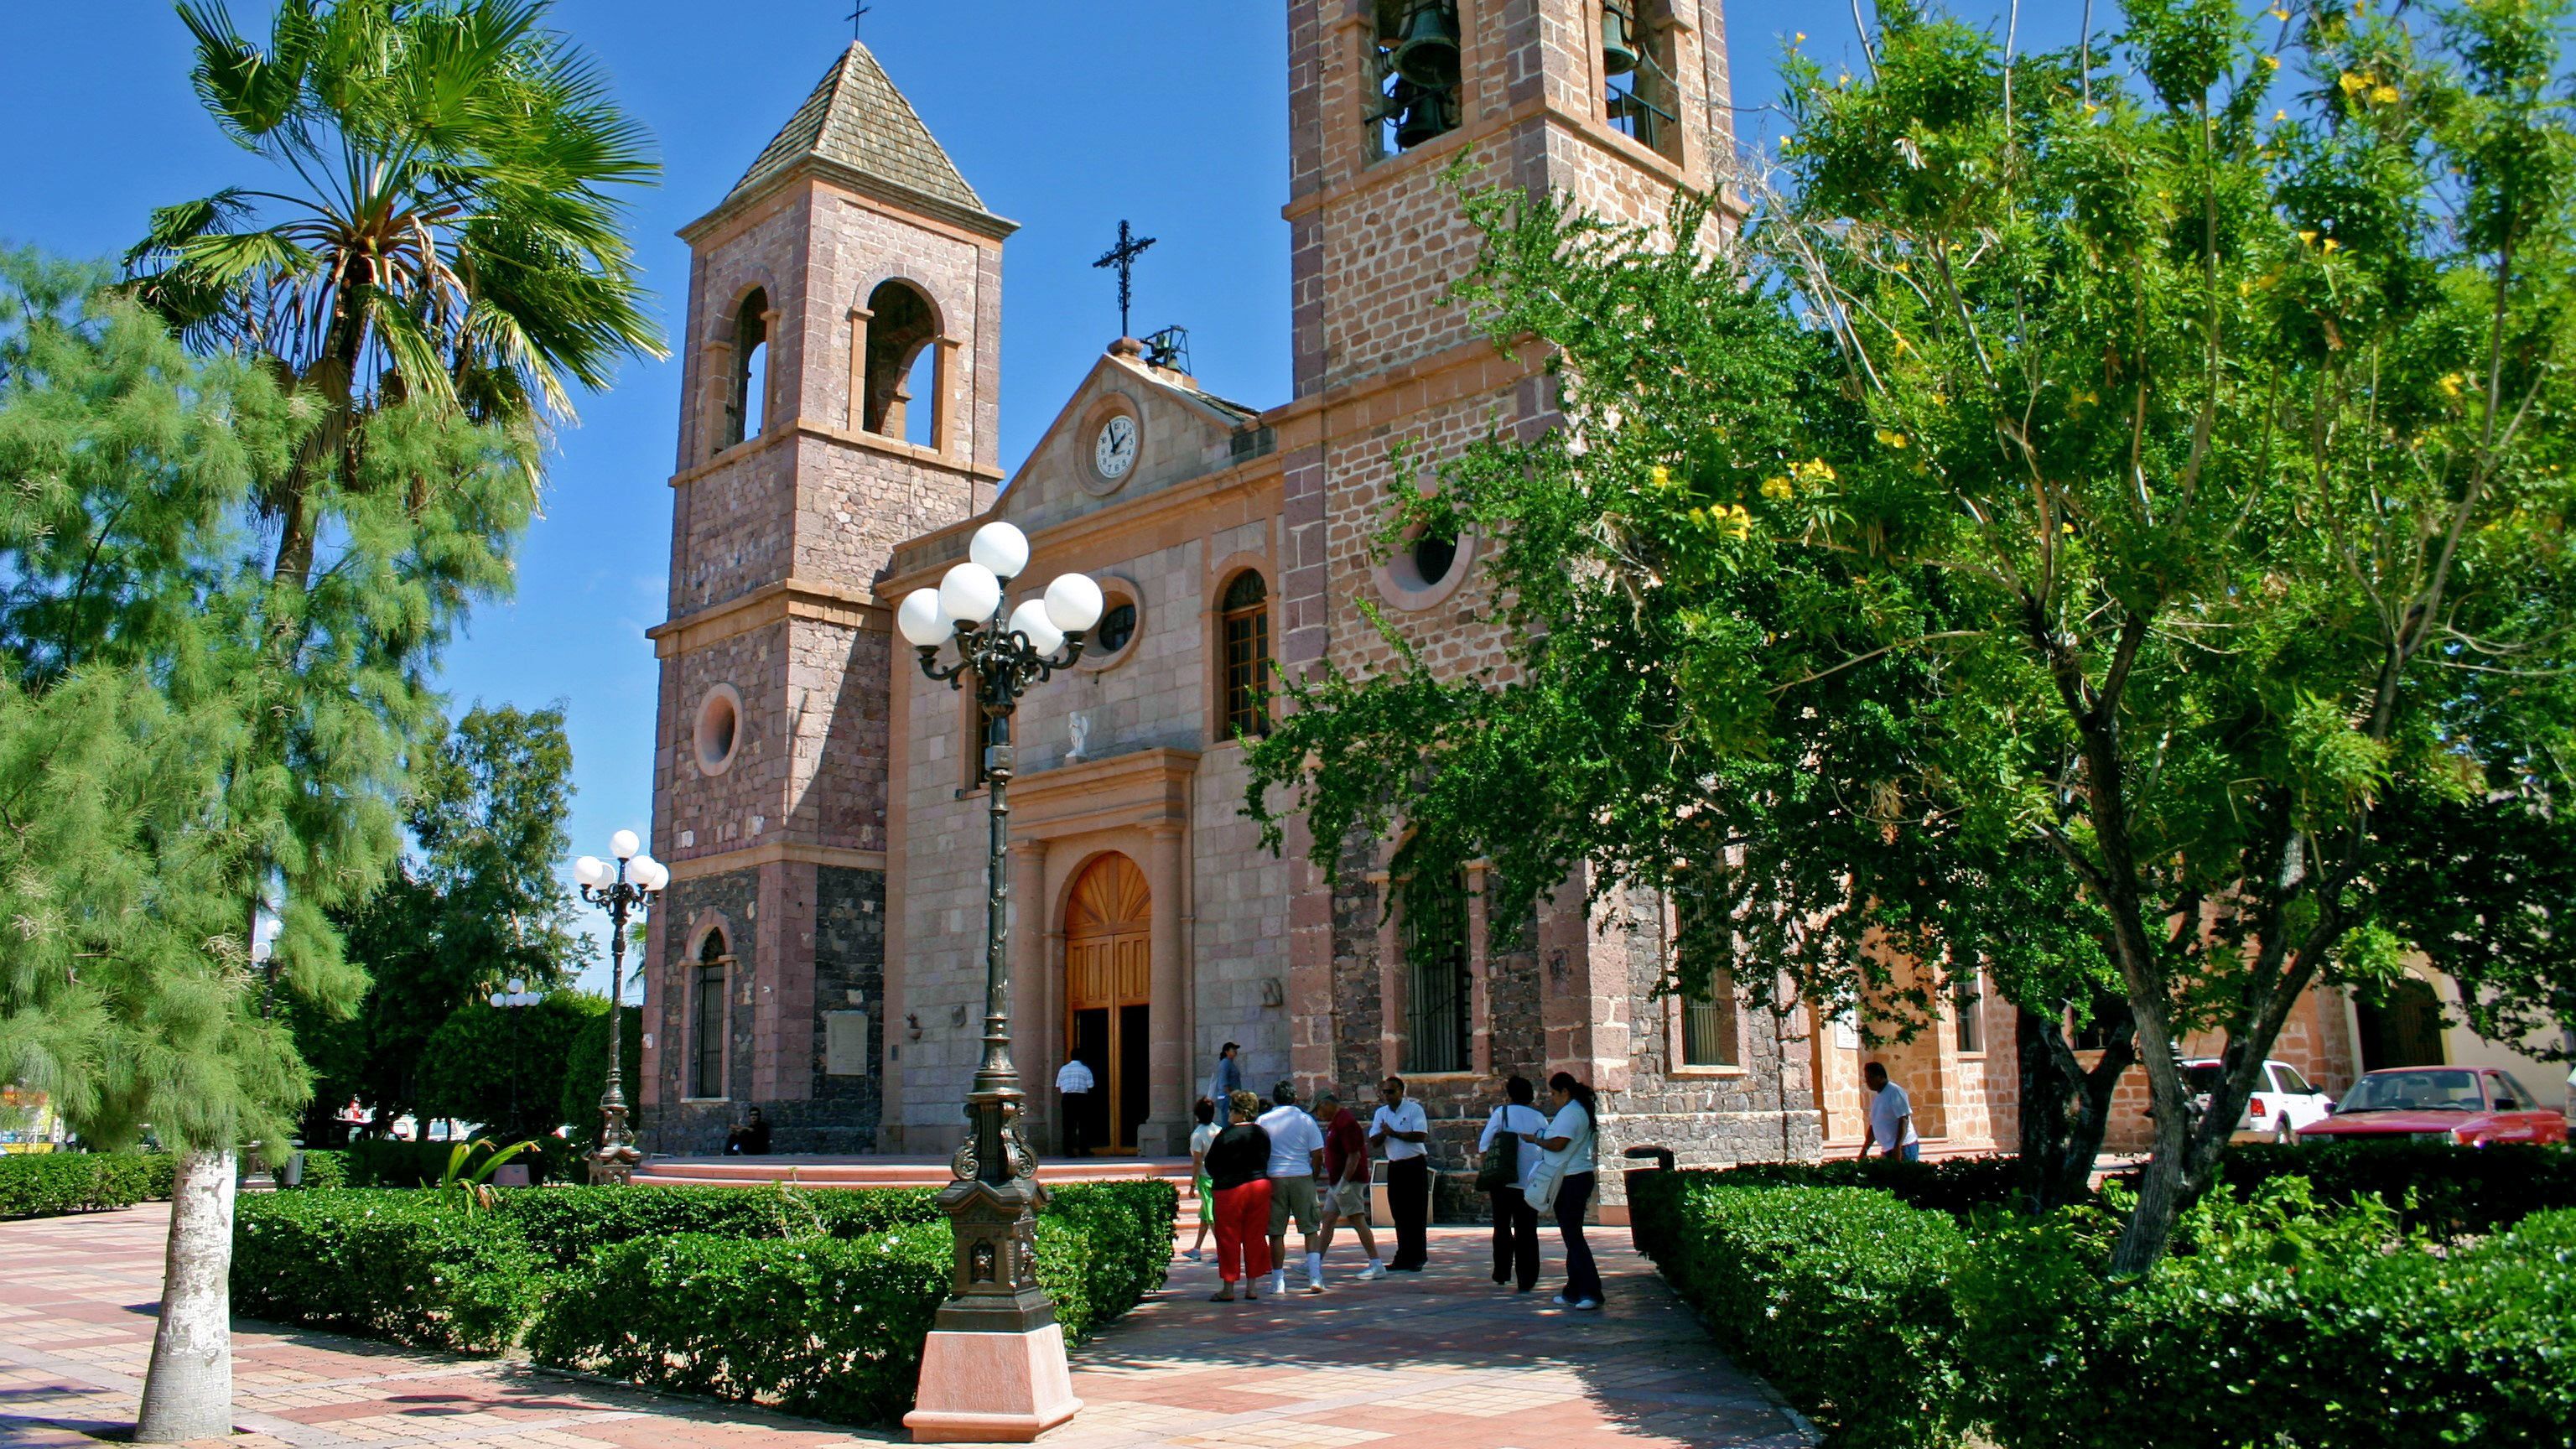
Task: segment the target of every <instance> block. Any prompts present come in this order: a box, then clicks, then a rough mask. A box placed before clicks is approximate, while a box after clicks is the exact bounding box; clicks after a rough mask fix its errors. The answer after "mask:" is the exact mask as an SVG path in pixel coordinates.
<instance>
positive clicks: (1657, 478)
mask: <svg viewBox="0 0 2576 1449" xmlns="http://www.w3.org/2000/svg"><path fill="white" fill-rule="evenodd" d="M1646 476H1647V477H1648V478H1650V479H1652V480H1653V481H1654V485H1655V486H1656V487H1658V488H1670V487H1672V486H1673V470H1672V469H1670V468H1667V467H1665V466H1664V465H1663V464H1661V463H1657V464H1656V465H1655V468H1654V471H1653V472H1651V473H1649V474H1647V475H1646Z"/></svg>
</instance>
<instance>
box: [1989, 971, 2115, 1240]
mask: <svg viewBox="0 0 2576 1449" xmlns="http://www.w3.org/2000/svg"><path fill="white" fill-rule="evenodd" d="M2017 1018H2018V1026H2017V1039H2018V1048H2019V1056H2020V1063H2021V1133H2020V1148H2021V1173H2020V1178H2021V1193H2022V1198H2023V1200H2024V1201H2025V1202H2026V1203H2027V1204H2029V1207H2030V1210H2031V1211H2032V1212H2033V1213H2034V1214H2037V1213H2048V1212H2053V1211H2055V1210H2056V1209H2058V1208H2061V1207H2065V1206H2067V1205H2068V1204H2070V1203H2076V1202H2081V1201H2083V1200H2084V1199H2085V1198H2087V1197H2089V1196H2090V1195H2091V1194H2092V1191H2093V1164H2094V1161H2095V1160H2096V1159H2097V1158H2099V1157H2100V1156H2101V1155H2102V1137H2103V1134H2104V1133H2105V1132H2107V1131H2108V1130H2109V1128H2110V1122H2111V1096H2112V1094H2113V1093H2114V1092H2116V1091H2117V1090H2118V1089H2119V1085H2120V1078H2121V1076H2122V1075H2123V1074H2125V1073H2126V1072H2127V1071H2128V1069H2129V1067H2130V1065H2131V1064H2132V1063H2134V1062H2135V1061H2136V1060H2137V1046H2136V1042H2137V1038H2136V1036H2135V1035H2134V1033H2133V1032H2132V1031H2131V1029H2130V1024H2129V1021H2128V1019H2127V1015H2126V1013H2125V1012H2123V1013H2122V1014H2121V1015H2119V1016H2117V1017H2114V1018H2112V1019H2110V1020H2107V1021H2105V1022H2103V1023H2102V1025H2103V1026H2104V1028H2105V1029H2106V1031H2107V1032H2108V1034H2109V1038H2110V1045H2109V1046H2108V1047H2107V1048H2106V1049H2105V1050H2104V1051H2103V1053H2102V1060H2101V1061H2100V1062H2099V1063H2098V1064H2097V1065H2095V1066H2094V1067H2093V1068H2092V1070H2090V1071H2084V1070H2080V1069H2079V1068H2078V1066H2077V1064H2076V1062H2075V1054H2074V1051H2073V1049H2072V1048H2071V1047H2069V1046H2068V1045H2067V1043H2066V1036H2065V1028H2064V1027H2063V1026H2061V1025H2059V1024H2058V1023H2057V1022H2054V1021H2051V1020H2049V1019H2048V1018H2047V1017H2044V1016H2041V1015H2039V1014H2037V1013H2036V1012H2032V1011H2029V1010H2023V1011H2020V1012H2018V1013H2017ZM2070 1103H2072V1104H2073V1105H2074V1108H2075V1110H2074V1111H2072V1112H2069V1111H2068V1110H2067V1108H2068V1106H2069V1104H2070Z"/></svg>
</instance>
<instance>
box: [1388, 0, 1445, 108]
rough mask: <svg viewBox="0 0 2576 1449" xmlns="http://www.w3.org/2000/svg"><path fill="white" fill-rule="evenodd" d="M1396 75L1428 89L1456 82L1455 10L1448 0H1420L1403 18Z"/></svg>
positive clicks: (1439, 88)
mask: <svg viewBox="0 0 2576 1449" xmlns="http://www.w3.org/2000/svg"><path fill="white" fill-rule="evenodd" d="M1395 73H1396V74H1397V75H1400V76H1402V77H1404V78H1405V79H1406V80H1409V81H1411V82H1413V83H1414V84H1415V85H1418V86H1423V87H1426V88H1428V89H1431V90H1447V89H1448V88H1449V87H1451V86H1454V85H1456V84H1457V83H1458V11H1457V7H1455V6H1454V5H1452V4H1450V3H1449V0H1422V3H1419V4H1416V5H1415V6H1414V7H1413V9H1412V11H1411V12H1410V13H1408V14H1407V15H1406V16H1405V17H1404V34H1403V36H1402V38H1400V39H1399V40H1397V41H1396V43H1395Z"/></svg>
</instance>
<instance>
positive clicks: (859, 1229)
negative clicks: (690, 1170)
mask: <svg viewBox="0 0 2576 1449" xmlns="http://www.w3.org/2000/svg"><path fill="white" fill-rule="evenodd" d="M938 1197H939V1194H938V1193H937V1192H936V1191H935V1190H933V1189H930V1188H926V1187H925V1188H908V1187H896V1188H860V1189H851V1188H819V1189H808V1190H803V1191H794V1190H788V1189H783V1188H778V1187H653V1188H625V1187H549V1188H546V1189H544V1190H542V1191H535V1190H531V1191H526V1192H520V1191H505V1192H503V1193H501V1194H500V1213H501V1215H502V1216H503V1217H505V1218H508V1219H509V1220H510V1221H511V1222H513V1223H514V1224H516V1225H517V1226H518V1228H519V1230H520V1232H522V1233H523V1234H525V1235H526V1238H527V1242H528V1245H529V1246H530V1247H531V1248H533V1249H535V1250H536V1252H537V1253H538V1254H539V1255H541V1256H543V1257H544V1258H546V1259H547V1260H549V1261H550V1262H552V1263H554V1264H555V1265H556V1266H557V1267H562V1268H569V1267H571V1266H573V1265H574V1264H576V1263H578V1262H580V1261H581V1259H582V1256H583V1255H584V1254H586V1253H588V1252H590V1251H592V1250H593V1249H596V1248H600V1247H605V1246H607V1245H609V1244H612V1243H624V1242H631V1241H633V1240H635V1239H638V1238H667V1237H676V1236H678V1235H680V1234H683V1233H705V1234H711V1235H713V1236H716V1237H721V1238H793V1237H801V1236H808V1235H812V1236H820V1237H827V1238H861V1237H865V1236H867V1235H868V1234H871V1233H881V1232H884V1231H887V1230H888V1229H891V1228H899V1227H904V1226H907V1225H910V1224H915V1223H935V1222H940V1221H943V1219H942V1218H941V1217H940V1214H939V1202H938Z"/></svg>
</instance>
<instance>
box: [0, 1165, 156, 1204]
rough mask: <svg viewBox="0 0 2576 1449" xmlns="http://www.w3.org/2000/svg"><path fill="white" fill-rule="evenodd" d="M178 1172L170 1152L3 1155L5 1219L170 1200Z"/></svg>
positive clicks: (0, 1199)
mask: <svg viewBox="0 0 2576 1449" xmlns="http://www.w3.org/2000/svg"><path fill="white" fill-rule="evenodd" d="M177 1171H178V1159H177V1158H176V1157H174V1156H172V1155H171V1154H169V1153H167V1152H11V1153H5V1154H0V1218H40V1217H52V1216H54V1215H56V1214H59V1213H77V1212H96V1211H99V1210H102V1209H106V1208H121V1207H132V1206H134V1205H135V1204H136V1203H138V1202H166V1201H168V1199H169V1197H170V1191H171V1179H172V1178H173V1176H174V1175H175V1174H176V1173H177Z"/></svg>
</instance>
